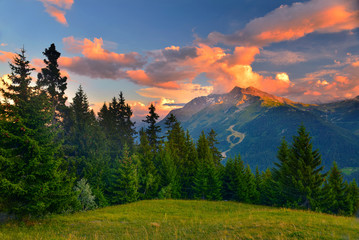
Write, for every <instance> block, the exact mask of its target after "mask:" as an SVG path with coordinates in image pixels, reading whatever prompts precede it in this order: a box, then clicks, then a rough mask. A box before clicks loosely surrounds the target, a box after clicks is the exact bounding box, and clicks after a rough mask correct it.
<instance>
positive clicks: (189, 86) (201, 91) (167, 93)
mask: <svg viewBox="0 0 359 240" xmlns="http://www.w3.org/2000/svg"><path fill="white" fill-rule="evenodd" d="M212 92H213V87H212V86H201V85H200V84H193V83H180V84H179V88H178V89H163V88H159V87H150V88H142V89H140V90H138V91H137V93H138V94H140V95H141V96H143V97H149V98H158V99H160V98H166V99H172V100H174V102H173V103H172V104H174V103H176V104H182V103H187V102H189V101H191V100H192V99H193V98H196V97H199V96H207V95H209V94H211V93H212Z"/></svg>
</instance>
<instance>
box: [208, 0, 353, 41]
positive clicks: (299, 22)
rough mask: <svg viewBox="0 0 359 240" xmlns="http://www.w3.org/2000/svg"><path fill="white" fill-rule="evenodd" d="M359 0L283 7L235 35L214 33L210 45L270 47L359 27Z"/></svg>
mask: <svg viewBox="0 0 359 240" xmlns="http://www.w3.org/2000/svg"><path fill="white" fill-rule="evenodd" d="M358 14H359V10H358V4H357V0H311V1H309V2H304V3H294V4H292V5H291V6H288V5H282V6H280V7H279V8H277V9H275V10H273V11H272V12H270V13H268V14H267V15H265V16H264V17H260V18H256V19H254V20H252V21H250V22H249V23H248V24H247V25H246V27H245V28H244V29H242V30H239V31H237V32H236V33H234V34H230V35H224V34H221V33H218V32H212V33H210V34H209V35H208V40H206V41H207V42H210V43H212V44H216V43H224V44H227V45H251V46H253V45H254V46H260V47H263V46H267V45H269V44H271V43H276V42H282V41H289V40H290V41H293V40H296V39H299V38H302V37H304V36H306V35H308V34H310V33H314V32H318V33H335V32H341V31H345V30H348V31H349V30H353V29H355V28H357V27H359V21H358Z"/></svg>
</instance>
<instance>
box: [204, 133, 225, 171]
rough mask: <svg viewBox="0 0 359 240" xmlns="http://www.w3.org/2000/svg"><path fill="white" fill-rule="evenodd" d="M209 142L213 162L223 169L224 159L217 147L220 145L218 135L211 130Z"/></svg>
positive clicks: (208, 137) (208, 136)
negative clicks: (222, 162)
mask: <svg viewBox="0 0 359 240" xmlns="http://www.w3.org/2000/svg"><path fill="white" fill-rule="evenodd" d="M207 140H208V144H209V148H210V149H211V152H212V155H213V161H214V164H215V165H216V167H222V166H223V165H222V164H221V161H222V159H223V156H222V153H221V152H220V151H219V150H218V148H217V147H216V145H217V144H218V143H219V142H218V140H217V133H216V132H215V131H214V130H213V129H211V131H210V132H209V133H208V135H207Z"/></svg>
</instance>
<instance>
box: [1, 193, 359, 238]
mask: <svg viewBox="0 0 359 240" xmlns="http://www.w3.org/2000/svg"><path fill="white" fill-rule="evenodd" d="M234 238H236V239H299V238H300V239H319V238H320V239H358V238H359V224H358V221H357V219H355V218H348V217H337V216H331V215H326V214H319V213H314V212H308V211H298V210H288V209H279V208H271V207H264V206H255V205H249V204H242V203H234V202H207V201H184V200H152V201H141V202H136V203H131V204H126V205H118V206H113V207H107V208H103V209H98V210H95V211H89V212H83V213H76V214H73V215H65V216H61V215H55V216H51V217H50V218H48V219H46V220H42V221H37V222H30V223H28V224H27V225H24V224H20V225H18V224H15V223H9V224H6V225H2V226H0V239H3V240H7V239H22V240H23V239H234Z"/></svg>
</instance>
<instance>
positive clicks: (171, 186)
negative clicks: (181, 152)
mask: <svg viewBox="0 0 359 240" xmlns="http://www.w3.org/2000/svg"><path fill="white" fill-rule="evenodd" d="M157 157H159V158H160V159H159V173H160V176H161V190H160V192H159V197H160V198H180V197H181V193H180V190H181V187H180V180H179V178H180V175H178V172H177V167H176V165H175V163H174V161H173V154H172V152H171V148H169V146H168V145H165V147H164V149H160V151H159V153H158V154H157Z"/></svg>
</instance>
